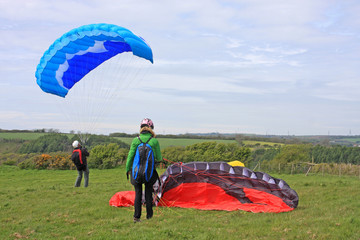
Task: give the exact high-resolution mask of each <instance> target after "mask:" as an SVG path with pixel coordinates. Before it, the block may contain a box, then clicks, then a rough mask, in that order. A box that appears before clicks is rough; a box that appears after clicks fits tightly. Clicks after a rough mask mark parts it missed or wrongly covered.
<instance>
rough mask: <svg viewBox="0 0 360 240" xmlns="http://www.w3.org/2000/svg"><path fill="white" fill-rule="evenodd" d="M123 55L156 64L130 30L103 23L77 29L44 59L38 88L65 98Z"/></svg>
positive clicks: (66, 35) (148, 48)
mask: <svg viewBox="0 0 360 240" xmlns="http://www.w3.org/2000/svg"><path fill="white" fill-rule="evenodd" d="M123 52H132V53H133V55H135V56H137V57H140V58H144V59H146V60H149V61H150V62H153V55H152V50H151V48H150V47H149V45H148V44H147V43H146V42H145V41H144V39H142V38H141V37H139V36H136V35H134V34H133V33H132V32H131V31H129V30H128V29H126V28H123V27H119V26H116V25H113V24H105V23H102V24H90V25H85V26H82V27H79V28H76V29H73V30H71V31H69V32H67V33H65V34H64V35H63V36H61V37H60V38H59V39H57V40H56V41H55V42H54V43H53V44H52V45H51V46H50V47H49V49H48V50H47V51H46V52H45V53H44V55H43V56H42V58H41V60H40V63H39V65H38V66H37V69H36V73H35V76H36V79H37V84H38V85H39V86H40V88H41V89H42V90H43V91H44V92H47V93H51V94H55V95H58V96H61V97H65V96H66V95H67V93H68V91H69V90H70V89H71V88H72V87H73V86H74V85H75V84H76V83H77V82H78V81H80V80H81V79H82V78H83V77H84V76H85V75H86V74H88V73H89V72H90V71H92V70H93V69H95V68H96V67H98V66H99V65H100V64H102V63H103V62H104V61H106V60H108V59H110V58H112V57H114V56H116V55H118V54H121V53H123Z"/></svg>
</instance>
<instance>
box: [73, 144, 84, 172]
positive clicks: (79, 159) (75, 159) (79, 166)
mask: <svg viewBox="0 0 360 240" xmlns="http://www.w3.org/2000/svg"><path fill="white" fill-rule="evenodd" d="M76 153H77V154H78V157H76ZM71 160H72V161H73V163H74V164H75V166H76V169H77V170H85V169H86V164H84V161H83V154H82V152H81V149H75V150H74V151H73V154H72V156H71Z"/></svg>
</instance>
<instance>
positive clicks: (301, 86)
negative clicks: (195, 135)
mask: <svg viewBox="0 0 360 240" xmlns="http://www.w3.org/2000/svg"><path fill="white" fill-rule="evenodd" d="M359 10H360V4H359V3H358V2H357V1H353V0H352V1H346V2H344V1H340V0H330V1H327V0H320V1H312V0H304V1H295V2H294V1H291V2H290V1H283V0H275V1H271V3H269V1H266V0H251V1H250V0H241V1H237V0H234V1H232V0H229V1H221V0H218V1H217V0H199V1H180V0H176V1H165V0H160V1H145V0H140V1H138V0H136V1H132V0H125V1H122V2H121V3H116V2H114V1H112V0H101V1H100V0H90V1H70V0H64V1H45V0H31V1H22V0H11V1H10V0H4V1H0V18H1V22H2V23H1V25H0V34H1V36H2V41H0V51H1V54H0V77H1V78H0V93H1V98H2V99H1V100H2V101H1V103H0V109H1V112H0V114H1V115H0V116H1V117H2V119H3V120H2V121H1V122H0V123H1V124H2V126H0V128H4V126H6V127H8V128H15V127H17V128H28V129H33V128H41V127H42V126H43V127H50V128H55V129H57V128H66V129H72V126H68V125H69V124H70V122H69V120H67V119H59V118H58V117H56V116H55V115H56V114H59V113H58V112H57V109H56V108H55V107H54V106H53V105H52V103H51V101H50V99H51V98H50V97H51V96H48V95H47V94H45V96H44V95H43V93H42V92H41V90H40V89H39V87H38V86H37V85H36V83H35V77H34V72H35V68H36V66H37V64H38V62H39V60H40V57H41V55H42V54H43V52H44V51H45V50H46V49H47V48H48V47H49V45H50V44H51V43H52V42H53V41H54V40H55V39H57V38H59V37H60V36H61V35H62V34H63V33H65V32H67V31H69V30H71V29H72V28H75V27H79V26H81V25H84V24H89V23H99V22H107V23H114V24H117V25H120V26H123V27H126V28H129V29H131V30H132V31H133V32H134V33H136V34H139V35H141V36H142V37H144V38H145V39H146V41H147V42H148V43H149V44H150V46H151V47H152V49H153V52H154V64H153V65H151V66H150V67H149V71H148V74H147V75H146V76H145V79H144V81H142V82H139V83H137V84H135V85H134V88H133V89H132V88H131V87H130V88H129V89H131V90H132V91H130V92H129V93H128V94H125V96H123V98H122V99H121V101H119V103H118V104H117V105H115V107H114V110H113V112H112V114H110V117H109V119H112V121H111V122H108V121H107V120H106V119H103V120H102V123H104V124H103V126H100V127H99V128H102V129H107V130H104V131H109V129H111V128H112V129H115V130H116V128H119V129H123V131H129V132H133V130H132V129H131V128H130V126H131V125H132V122H133V121H136V120H135V119H137V118H142V117H143V115H144V114H145V113H146V114H147V115H153V116H154V118H155V119H157V120H158V121H159V122H160V123H161V124H162V125H163V126H164V128H163V129H162V130H161V131H166V132H171V131H173V132H181V131H192V132H197V131H199V132H200V131H202V132H208V131H219V132H222V131H224V132H225V131H226V132H230V131H232V129H234V131H235V130H236V129H239V131H243V132H257V133H264V132H266V131H269V132H272V133H285V134H286V133H287V132H288V131H290V132H296V133H297V134H302V133H304V134H305V133H306V134H309V133H327V131H328V129H337V130H336V131H338V132H341V131H342V130H341V129H345V128H346V129H347V130H346V131H348V128H349V127H351V128H352V129H353V133H354V134H356V133H357V132H356V131H358V133H359V134H360V128H359V127H357V125H356V124H357V121H356V119H360V113H358V111H357V109H358V107H357V105H358V103H359V101H360V99H359V97H358V92H359V91H360V85H359V84H358V79H359V77H360V70H359V68H358V60H357V59H358V52H359V50H360V42H359V33H358V29H359V27H360V17H359V14H358V12H359ZM149 91H150V92H149ZM143 97H144V98H145V97H146V98H145V99H143ZM144 100H145V101H149V102H151V106H152V107H151V108H150V109H146V110H143V112H142V111H141V110H138V108H139V105H138V104H141V103H142V101H144ZM209 104H211V106H209ZM268 109H270V110H268ZM319 109H321V110H320V111H319ZM345 109H346V111H345ZM164 111H165V112H164ZM119 112H122V113H124V114H123V115H122V116H119V115H118V114H119ZM214 112H215V113H216V114H214ZM165 113H166V114H165ZM320 113H321V114H320ZM335 113H336V114H335ZM289 115H291V116H289ZM115 116H117V118H115ZM340 116H341V117H340ZM173 118H176V119H179V121H180V122H181V123H183V124H184V126H178V124H174V121H173V120H174V119H173ZM24 119H26V121H24ZM209 119H211V122H209V121H210V120H209ZM235 119H236V120H235ZM237 119H240V120H237ZM21 120H22V121H21ZM70 120H71V119H70ZM70 125H71V124H70ZM344 126H346V127H344ZM284 128H286V129H285V130H284ZM159 129H161V127H160V128H159ZM292 129H293V130H292ZM334 131H335V130H334ZM334 133H335V132H334Z"/></svg>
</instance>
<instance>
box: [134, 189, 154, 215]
mask: <svg viewBox="0 0 360 240" xmlns="http://www.w3.org/2000/svg"><path fill="white" fill-rule="evenodd" d="M134 187H135V203H134V206H135V213H134V218H140V217H141V205H142V204H141V200H142V184H135V185H134ZM152 191H153V184H151V183H145V201H146V218H151V217H152V216H153V209H152V205H153V202H152V201H153V198H152Z"/></svg>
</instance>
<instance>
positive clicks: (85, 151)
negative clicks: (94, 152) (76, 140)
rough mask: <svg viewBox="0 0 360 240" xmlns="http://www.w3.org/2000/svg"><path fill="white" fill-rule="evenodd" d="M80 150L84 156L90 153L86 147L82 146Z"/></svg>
mask: <svg viewBox="0 0 360 240" xmlns="http://www.w3.org/2000/svg"><path fill="white" fill-rule="evenodd" d="M81 152H82V153H83V154H84V156H89V155H90V154H89V152H88V150H87V149H86V148H82V149H81Z"/></svg>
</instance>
